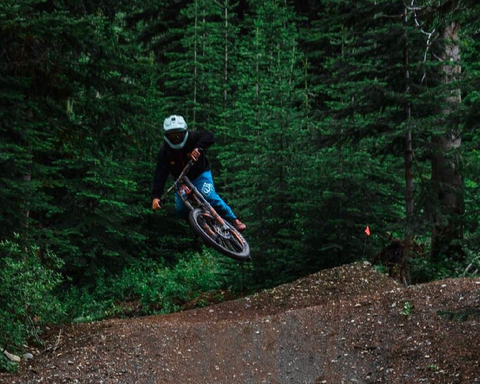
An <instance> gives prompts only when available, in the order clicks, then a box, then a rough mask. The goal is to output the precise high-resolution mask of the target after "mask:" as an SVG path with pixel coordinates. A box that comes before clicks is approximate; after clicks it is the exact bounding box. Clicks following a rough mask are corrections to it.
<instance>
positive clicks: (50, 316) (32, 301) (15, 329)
mask: <svg viewBox="0 0 480 384" xmlns="http://www.w3.org/2000/svg"><path fill="white" fill-rule="evenodd" d="M17 240H19V239H18V238H17ZM61 265H62V263H61V261H60V260H59V259H58V258H57V257H56V256H55V255H54V254H53V253H51V252H50V251H45V252H43V253H40V252H39V248H38V247H35V246H27V247H24V246H20V244H19V242H17V241H13V242H11V241H2V242H0V348H1V350H2V351H3V350H8V351H9V352H11V353H20V352H21V351H22V350H23V348H24V347H23V346H24V345H25V343H26V341H27V340H28V339H33V340H36V341H37V342H41V340H40V338H39V334H40V326H41V325H42V324H45V323H49V322H55V321H56V319H57V318H58V317H59V316H60V315H61V309H60V305H59V302H58V300H57V299H56V297H55V295H54V290H55V288H56V287H57V286H58V285H59V284H60V282H61V281H62V279H61V275H60V274H59V272H58V269H59V268H61ZM2 355H3V353H2ZM0 367H1V368H3V369H5V368H7V369H11V368H12V367H11V366H10V363H8V362H7V360H5V359H1V360H0Z"/></svg>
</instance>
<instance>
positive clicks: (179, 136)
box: [165, 131, 186, 144]
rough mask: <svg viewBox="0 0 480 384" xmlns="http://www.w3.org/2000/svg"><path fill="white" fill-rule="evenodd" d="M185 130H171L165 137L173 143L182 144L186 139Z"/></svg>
mask: <svg viewBox="0 0 480 384" xmlns="http://www.w3.org/2000/svg"><path fill="white" fill-rule="evenodd" d="M185 134H186V132H185V131H182V132H169V133H166V134H165V137H166V138H167V139H168V140H169V141H170V142H171V143H172V144H180V143H181V142H182V141H183V140H184V139H185Z"/></svg>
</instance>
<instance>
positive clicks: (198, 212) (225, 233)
mask: <svg viewBox="0 0 480 384" xmlns="http://www.w3.org/2000/svg"><path fill="white" fill-rule="evenodd" d="M189 220H190V225H191V226H192V228H193V230H194V231H195V233H197V234H198V235H200V236H201V237H202V238H203V240H204V241H205V243H207V245H209V246H211V247H212V248H214V249H216V250H217V251H219V252H221V253H223V254H224V255H225V256H228V257H231V258H232V259H235V260H241V261H245V260H249V259H250V247H249V245H248V243H247V242H246V240H245V239H244V238H243V236H242V235H241V234H240V232H238V231H237V230H236V229H235V228H234V227H233V226H232V225H230V224H229V223H227V222H224V223H223V224H221V223H220V222H219V221H218V220H217V219H215V217H214V216H213V215H212V214H211V213H210V212H208V211H205V210H204V209H202V208H196V209H194V210H193V211H191V212H190V216H189Z"/></svg>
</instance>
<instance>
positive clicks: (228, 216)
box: [192, 171, 236, 221]
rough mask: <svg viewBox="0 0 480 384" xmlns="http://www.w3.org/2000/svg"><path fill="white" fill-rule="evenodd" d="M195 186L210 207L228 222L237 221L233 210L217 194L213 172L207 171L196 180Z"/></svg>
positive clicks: (194, 181)
mask: <svg viewBox="0 0 480 384" xmlns="http://www.w3.org/2000/svg"><path fill="white" fill-rule="evenodd" d="M192 183H193V185H195V187H197V189H198V191H199V192H200V193H201V194H202V195H203V196H204V197H205V199H206V200H207V201H208V202H209V203H210V205H211V206H212V207H213V208H214V209H215V210H216V211H218V213H219V214H220V215H221V216H222V217H223V218H224V219H225V220H227V221H231V220H233V219H236V216H235V214H234V213H233V211H232V209H231V208H230V207H229V206H228V205H227V203H225V201H223V199H222V198H221V197H220V196H219V195H218V194H217V192H215V186H214V185H213V178H212V172H210V171H205V172H203V173H202V174H201V175H200V176H198V177H197V178H196V179H195V180H193V182H192Z"/></svg>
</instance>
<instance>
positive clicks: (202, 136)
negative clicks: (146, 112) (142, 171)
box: [153, 131, 214, 198]
mask: <svg viewBox="0 0 480 384" xmlns="http://www.w3.org/2000/svg"><path fill="white" fill-rule="evenodd" d="M213 143H214V139H213V133H211V132H206V131H189V132H188V138H187V142H186V143H185V145H184V147H183V148H182V149H173V148H171V147H170V146H169V145H168V144H167V143H166V142H164V143H163V145H162V147H161V148H160V151H159V152H158V157H157V167H156V169H155V176H154V178H153V197H154V198H160V197H161V196H162V194H163V190H164V188H165V183H166V182H167V178H168V175H170V174H171V175H173V177H174V178H175V179H176V178H177V177H178V176H180V173H182V171H183V168H185V165H187V163H188V161H189V160H190V157H189V154H190V152H192V151H193V150H194V149H195V148H199V149H203V151H201V155H200V158H199V159H198V161H196V162H195V163H194V164H193V166H192V168H190V171H189V172H188V174H187V176H188V178H189V179H190V180H195V179H196V178H197V177H198V176H200V174H202V173H203V172H205V171H207V170H209V169H210V163H209V162H208V158H207V156H206V155H205V150H206V149H207V148H208V147H210V146H211V145H212V144H213Z"/></svg>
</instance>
